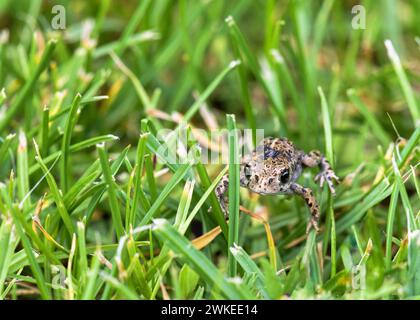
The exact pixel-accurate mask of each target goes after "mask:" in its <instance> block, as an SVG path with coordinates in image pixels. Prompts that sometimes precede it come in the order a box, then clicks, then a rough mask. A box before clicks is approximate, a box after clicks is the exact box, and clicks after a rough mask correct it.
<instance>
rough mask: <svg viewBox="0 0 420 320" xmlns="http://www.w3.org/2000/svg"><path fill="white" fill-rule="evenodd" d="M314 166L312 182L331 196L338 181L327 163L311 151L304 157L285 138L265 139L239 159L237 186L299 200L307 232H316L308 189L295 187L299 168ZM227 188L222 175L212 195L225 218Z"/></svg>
mask: <svg viewBox="0 0 420 320" xmlns="http://www.w3.org/2000/svg"><path fill="white" fill-rule="evenodd" d="M316 166H318V167H319V168H320V172H319V174H317V175H316V177H315V181H319V184H320V185H321V187H322V186H323V184H324V182H327V184H328V187H329V189H330V191H331V193H332V194H333V195H335V188H334V180H335V181H336V182H339V179H338V177H337V176H336V174H335V173H334V171H333V170H332V168H331V165H330V164H329V163H328V160H327V159H326V158H325V157H324V156H323V155H322V154H321V153H320V152H319V151H317V150H313V151H311V152H309V153H307V154H306V153H305V152H303V151H301V150H299V149H297V148H296V147H295V146H294V144H293V143H292V142H291V141H290V140H288V139H287V138H272V137H268V138H265V139H263V140H262V141H261V143H260V144H259V145H258V146H257V148H256V149H255V150H254V151H253V152H252V153H251V154H249V155H245V156H244V157H243V158H242V159H241V165H240V185H241V187H244V188H247V189H249V190H250V191H251V192H255V193H258V194H261V195H275V194H286V195H293V194H296V195H299V196H301V197H302V198H303V199H304V200H305V202H306V204H307V206H308V208H309V210H310V212H311V218H310V220H309V222H308V227H307V232H309V230H310V229H311V228H312V227H313V228H314V229H315V230H316V231H318V230H319V228H318V220H319V215H320V209H319V205H318V202H317V201H316V198H315V196H314V193H313V191H312V190H311V189H310V188H306V187H303V186H301V185H299V184H298V183H296V180H297V179H298V178H299V176H300V175H301V173H302V170H303V168H305V167H316ZM228 187H229V177H228V175H225V176H223V178H222V179H221V181H220V182H219V184H218V186H217V187H216V195H217V197H218V200H219V202H220V204H221V207H222V209H223V212H224V213H225V215H226V214H227V212H228V206H227V200H228V199H227V190H228Z"/></svg>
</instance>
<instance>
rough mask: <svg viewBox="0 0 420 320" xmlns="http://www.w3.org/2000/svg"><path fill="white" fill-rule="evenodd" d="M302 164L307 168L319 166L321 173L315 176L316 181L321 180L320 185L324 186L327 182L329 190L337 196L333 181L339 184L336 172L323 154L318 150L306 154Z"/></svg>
mask: <svg viewBox="0 0 420 320" xmlns="http://www.w3.org/2000/svg"><path fill="white" fill-rule="evenodd" d="M302 163H303V164H304V165H305V166H307V167H315V166H319V168H320V170H321V172H320V173H318V174H317V175H316V176H315V181H318V180H319V185H320V186H321V188H322V186H323V185H324V182H325V181H326V182H327V184H328V188H329V189H330V191H331V194H332V195H333V196H335V188H334V183H333V181H334V180H335V181H337V182H339V179H338V177H337V175H336V174H335V172H334V170H333V169H332V168H331V165H330V163H329V162H328V160H327V158H325V156H324V155H322V154H321V152H319V151H318V150H313V151H311V152H309V153H308V154H305V155H304V156H303V157H302Z"/></svg>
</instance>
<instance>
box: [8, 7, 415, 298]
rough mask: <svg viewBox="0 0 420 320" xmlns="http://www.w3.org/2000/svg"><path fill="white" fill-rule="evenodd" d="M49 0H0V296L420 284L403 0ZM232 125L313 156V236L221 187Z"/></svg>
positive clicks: (371, 291)
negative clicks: (321, 159) (222, 202)
mask: <svg viewBox="0 0 420 320" xmlns="http://www.w3.org/2000/svg"><path fill="white" fill-rule="evenodd" d="M61 4H62V5H64V7H65V9H66V28H65V30H53V29H52V28H51V19H52V18H53V17H52V14H51V3H50V2H47V1H41V0H31V1H29V0H27V1H11V0H6V1H2V2H1V3H0V21H1V23H0V24H1V26H0V32H1V35H0V164H1V165H0V299H28V298H31V299H101V300H107V299H167V298H170V299H285V298H289V297H291V298H292V299H419V298H420V255H419V252H420V251H419V249H420V248H419V234H420V233H419V232H420V231H419V229H420V189H419V179H418V177H419V173H418V164H419V159H420V157H419V140H420V127H419V115H420V109H419V105H420V101H419V99H420V96H419V91H418V88H419V85H420V72H419V68H418V62H419V54H418V52H419V51H418V50H419V40H418V39H419V37H420V28H419V26H420V18H419V17H418V15H415V14H414V12H418V11H419V10H420V5H419V4H418V3H417V2H416V1H410V2H404V3H402V2H399V1H396V0H388V1H386V5H382V4H381V3H380V2H379V1H374V0H365V1H362V3H361V4H362V5H364V6H365V7H366V12H367V17H366V29H365V30H354V29H352V27H351V19H352V15H351V8H352V7H351V5H350V4H349V3H348V2H346V1H334V0H325V1H322V2H318V1H309V0H289V1H280V2H279V3H277V2H276V1H273V0H261V1H252V0H244V1H232V2H226V1H222V0H213V1H191V0H180V1H146V0H145V1H143V0H142V1H134V0H133V1H128V2H126V3H125V4H124V6H116V5H115V4H114V3H113V2H112V1H96V2H95V1H94V2H87V1H62V2H61ZM89 21H90V22H89ZM89 23H90V24H89ZM1 30H3V31H1ZM196 129H202V131H198V130H196ZM218 129H220V130H226V129H227V130H230V131H229V132H230V134H229V135H227V136H226V139H224V141H223V143H221V145H223V147H224V148H225V151H226V154H225V156H226V159H225V160H226V161H227V162H228V163H230V165H226V163H224V164H220V163H217V164H214V163H206V162H205V161H203V159H204V158H205V156H206V155H208V152H207V151H208V150H207V148H206V146H207V145H211V146H214V145H216V144H218V141H216V139H213V140H212V141H209V139H208V138H207V137H206V136H205V134H206V133H210V132H212V133H214V132H215V131H216V130H218ZM234 129H238V131H232V130H234ZM243 129H250V132H251V133H252V134H251V137H250V145H255V144H256V143H257V142H258V141H257V139H256V138H257V136H258V135H257V133H258V130H261V129H262V130H264V135H265V136H287V137H288V138H289V139H291V140H292V141H294V143H295V144H296V145H297V146H298V147H300V148H302V149H303V150H305V151H310V150H312V149H319V150H321V151H322V152H323V153H324V154H325V155H326V157H327V158H328V160H329V161H330V163H331V164H332V166H333V168H334V169H335V171H336V172H337V174H338V176H339V177H340V178H341V184H340V185H339V186H338V187H337V196H336V197H332V196H331V194H330V192H329V191H328V189H327V187H324V188H323V189H321V188H320V187H319V186H317V185H316V184H315V182H314V181H313V178H314V176H315V174H316V173H317V172H316V170H315V169H313V170H312V169H311V170H309V169H308V170H305V173H304V174H303V175H302V176H301V177H300V178H299V183H301V184H302V185H304V186H308V187H311V188H312V189H313V190H314V193H315V195H316V197H317V199H318V201H319V203H320V207H321V222H320V226H321V232H320V233H319V234H315V232H314V231H311V232H310V233H309V234H308V235H306V234H305V227H306V223H307V219H308V217H309V211H308V209H307V208H306V206H305V203H304V202H303V201H302V199H300V198H298V197H286V196H282V195H279V196H258V195H255V194H251V193H249V192H248V191H246V190H245V189H240V188H239V179H240V176H239V165H238V163H237V158H238V155H237V153H238V152H239V151H240V149H241V143H242V137H241V136H240V135H237V133H238V132H241V130H243ZM165 130H166V131H167V132H169V130H170V132H171V134H169V135H166V136H164V135H162V132H163V131H165ZM177 133H181V134H183V139H182V141H181V142H182V143H181V144H179V145H178V147H179V148H178V149H177V152H175V153H173V152H168V150H167V146H168V145H169V146H173V145H175V144H176V143H178V142H179V141H177V140H176V138H177V137H176V134H177ZM213 138H214V137H213ZM212 148H213V147H212ZM226 173H229V176H230V184H229V188H228V191H227V194H228V196H229V205H228V220H227V221H225V218H224V215H223V212H222V210H221V208H220V206H219V204H218V200H217V198H216V195H215V192H214V189H215V188H216V186H217V184H218V182H219V181H220V179H221V178H222V176H223V175H224V174H226ZM240 206H242V207H243V208H245V210H241V209H240ZM246 212H248V214H246ZM266 221H267V222H268V224H267V223H266ZM261 222H263V223H261ZM359 271H361V272H362V273H363V274H364V275H365V276H364V278H363V279H361V282H360V281H359V282H357V281H356V280H357V279H356V277H357V274H358V273H357V272H359ZM63 280H65V281H63Z"/></svg>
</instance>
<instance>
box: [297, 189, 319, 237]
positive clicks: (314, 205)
mask: <svg viewBox="0 0 420 320" xmlns="http://www.w3.org/2000/svg"><path fill="white" fill-rule="evenodd" d="M290 190H292V191H293V192H294V193H295V194H297V195H300V196H301V197H302V198H303V199H304V200H305V202H306V204H307V205H308V207H309V210H310V211H311V219H310V220H309V222H308V226H307V227H306V233H308V232H309V230H310V229H311V228H312V227H313V228H314V229H315V231H316V232H318V231H319V228H318V220H319V205H318V202H317V201H316V199H315V197H314V193H313V191H312V190H311V189H309V188H304V187H302V186H301V185H299V184H297V183H294V182H293V183H292V184H291V185H290Z"/></svg>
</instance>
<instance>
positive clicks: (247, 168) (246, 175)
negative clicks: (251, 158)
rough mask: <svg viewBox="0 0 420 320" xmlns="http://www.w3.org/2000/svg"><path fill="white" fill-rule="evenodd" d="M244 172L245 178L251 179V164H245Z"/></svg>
mask: <svg viewBox="0 0 420 320" xmlns="http://www.w3.org/2000/svg"><path fill="white" fill-rule="evenodd" d="M244 172H245V178H247V179H248V180H249V179H251V167H250V166H249V164H246V165H245V168H244Z"/></svg>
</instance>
